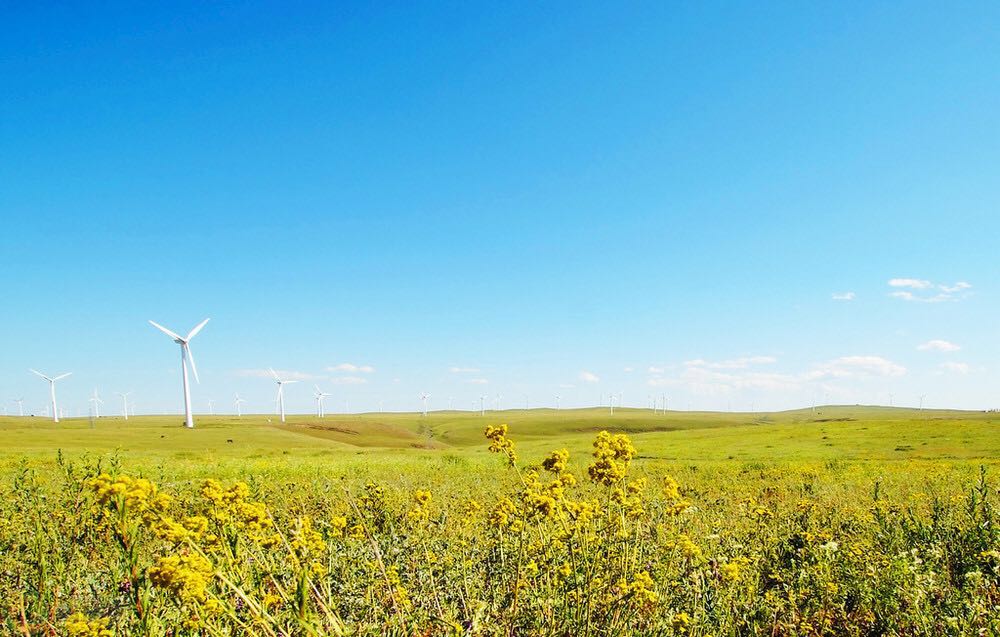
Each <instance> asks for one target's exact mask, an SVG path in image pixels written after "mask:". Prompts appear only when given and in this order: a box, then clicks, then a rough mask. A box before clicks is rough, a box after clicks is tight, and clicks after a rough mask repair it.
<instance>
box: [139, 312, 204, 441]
mask: <svg viewBox="0 0 1000 637" xmlns="http://www.w3.org/2000/svg"><path fill="white" fill-rule="evenodd" d="M208 321H209V319H205V320H204V321H202V322H201V323H198V325H197V326H196V327H195V328H194V329H193V330H191V331H190V332H189V333H188V335H187V336H186V337H181V336H178V335H177V334H174V333H173V332H171V331H170V330H168V329H167V328H165V327H163V326H162V325H160V324H159V323H156V322H155V321H150V322H149V323H150V325H152V326H153V327H155V328H156V329H158V330H160V331H161V332H163V333H164V334H166V335H167V336H169V337H170V338H172V339H174V342H175V343H177V344H178V345H180V346H181V378H182V379H183V382H184V426H185V427H187V428H188V429H193V428H194V415H193V414H192V413H191V389H190V388H189V387H188V368H187V365H188V361H189V360H190V361H191V371H192V372H193V373H194V380H195V382H197V383H201V381H200V380H199V379H198V367H197V366H196V365H195V364H194V354H192V353H191V339H192V338H194V337H195V336H196V335H197V334H198V332H200V331H201V328H203V327H205V324H206V323H208Z"/></svg>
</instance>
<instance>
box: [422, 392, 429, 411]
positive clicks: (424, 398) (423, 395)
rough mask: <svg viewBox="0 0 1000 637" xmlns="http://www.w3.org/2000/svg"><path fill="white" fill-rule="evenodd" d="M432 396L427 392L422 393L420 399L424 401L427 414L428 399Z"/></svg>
mask: <svg viewBox="0 0 1000 637" xmlns="http://www.w3.org/2000/svg"><path fill="white" fill-rule="evenodd" d="M428 398H430V396H429V395H427V394H420V400H421V401H423V403H424V415H425V416H426V415H427V399H428Z"/></svg>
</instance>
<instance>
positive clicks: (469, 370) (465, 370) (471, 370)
mask: <svg viewBox="0 0 1000 637" xmlns="http://www.w3.org/2000/svg"><path fill="white" fill-rule="evenodd" d="M448 371H449V372H451V373H452V374H475V373H477V372H478V371H479V369H478V368H476V367H449V368H448Z"/></svg>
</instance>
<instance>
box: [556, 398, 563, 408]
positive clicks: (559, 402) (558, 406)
mask: <svg viewBox="0 0 1000 637" xmlns="http://www.w3.org/2000/svg"><path fill="white" fill-rule="evenodd" d="M561 401H562V396H556V411H559V409H560V404H561Z"/></svg>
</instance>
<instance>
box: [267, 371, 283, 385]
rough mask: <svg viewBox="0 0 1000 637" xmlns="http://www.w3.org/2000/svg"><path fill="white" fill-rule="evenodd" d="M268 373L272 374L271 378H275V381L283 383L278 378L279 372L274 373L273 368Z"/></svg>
mask: <svg viewBox="0 0 1000 637" xmlns="http://www.w3.org/2000/svg"><path fill="white" fill-rule="evenodd" d="M267 371H269V372H271V376H274V380H276V381H278V382H279V383H280V382H281V379H280V378H278V372H276V371H274V368H273V367H268V368H267Z"/></svg>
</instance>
